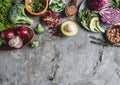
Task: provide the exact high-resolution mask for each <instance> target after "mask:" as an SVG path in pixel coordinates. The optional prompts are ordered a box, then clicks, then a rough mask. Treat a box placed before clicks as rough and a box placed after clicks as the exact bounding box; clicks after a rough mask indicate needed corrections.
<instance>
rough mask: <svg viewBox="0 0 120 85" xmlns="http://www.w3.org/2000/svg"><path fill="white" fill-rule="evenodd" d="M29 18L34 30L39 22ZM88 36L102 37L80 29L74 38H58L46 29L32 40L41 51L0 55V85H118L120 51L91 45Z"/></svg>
mask: <svg viewBox="0 0 120 85" xmlns="http://www.w3.org/2000/svg"><path fill="white" fill-rule="evenodd" d="M65 1H66V2H67V3H68V2H70V0H65ZM78 1H79V2H78V4H77V5H78V6H79V5H80V4H81V2H82V0H78ZM32 18H33V19H34V20H35V23H34V24H33V25H32V26H31V27H32V28H35V26H36V25H37V23H39V22H40V20H39V17H34V16H32ZM65 19H66V18H64V19H63V20H65ZM90 35H94V36H96V37H101V34H99V33H90V32H88V31H86V30H84V29H83V27H81V26H79V32H78V34H77V35H76V36H74V37H65V38H59V37H53V36H51V34H50V33H49V32H48V30H47V28H46V32H45V33H43V34H40V35H36V36H35V39H36V40H39V41H40V43H41V45H40V47H38V48H36V49H32V48H30V47H29V46H26V47H24V48H23V49H21V50H15V51H0V85H120V55H119V53H120V48H117V47H103V46H99V45H94V44H91V43H90V38H89V36H90Z"/></svg>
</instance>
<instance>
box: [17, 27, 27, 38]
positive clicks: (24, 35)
mask: <svg viewBox="0 0 120 85" xmlns="http://www.w3.org/2000/svg"><path fill="white" fill-rule="evenodd" d="M17 32H18V34H19V36H20V37H21V38H27V37H28V36H29V33H28V29H27V28H25V27H21V28H20V29H19V30H18V31H17Z"/></svg>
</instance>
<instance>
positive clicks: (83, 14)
mask: <svg viewBox="0 0 120 85" xmlns="http://www.w3.org/2000/svg"><path fill="white" fill-rule="evenodd" d="M97 16H98V15H97V13H96V12H95V11H90V10H89V9H87V8H84V9H82V10H81V11H80V13H79V15H78V17H77V18H76V19H77V21H80V22H83V23H84V24H86V25H87V26H89V23H90V21H91V19H92V18H93V17H97Z"/></svg>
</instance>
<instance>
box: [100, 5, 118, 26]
mask: <svg viewBox="0 0 120 85" xmlns="http://www.w3.org/2000/svg"><path fill="white" fill-rule="evenodd" d="M99 14H100V16H101V20H102V21H103V22H105V23H107V24H118V23H120V9H119V8H113V7H106V8H104V9H102V10H101V11H100V12H99Z"/></svg>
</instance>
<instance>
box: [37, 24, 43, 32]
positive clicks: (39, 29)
mask: <svg viewBox="0 0 120 85" xmlns="http://www.w3.org/2000/svg"><path fill="white" fill-rule="evenodd" d="M44 31H45V30H44V28H43V26H42V25H41V24H38V26H37V28H35V32H36V33H43V32H44Z"/></svg>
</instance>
